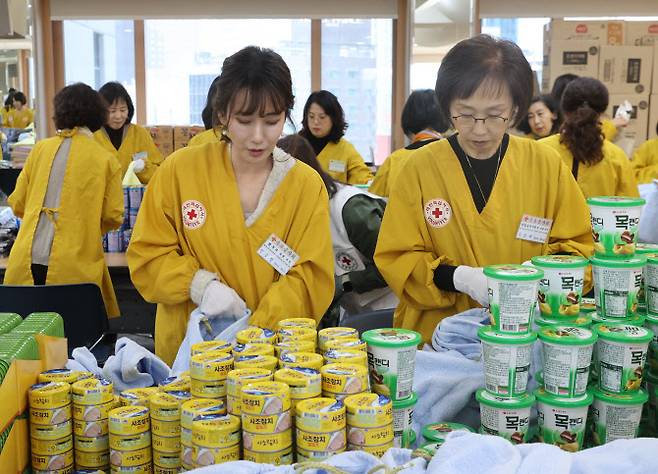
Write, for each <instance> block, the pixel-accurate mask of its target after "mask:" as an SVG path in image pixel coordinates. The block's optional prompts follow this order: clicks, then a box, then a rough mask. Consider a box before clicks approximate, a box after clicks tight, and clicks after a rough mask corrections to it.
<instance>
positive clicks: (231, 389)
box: [226, 367, 272, 397]
mask: <svg viewBox="0 0 658 474" xmlns="http://www.w3.org/2000/svg"><path fill="white" fill-rule="evenodd" d="M270 380H272V371H271V370H268V369H260V368H258V367H256V368H251V369H235V370H231V371H230V372H229V373H228V377H227V378H226V393H227V394H228V395H231V396H234V397H239V396H240V389H241V388H242V385H246V384H248V383H254V382H262V381H270Z"/></svg>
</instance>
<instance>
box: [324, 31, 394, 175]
mask: <svg viewBox="0 0 658 474" xmlns="http://www.w3.org/2000/svg"><path fill="white" fill-rule="evenodd" d="M392 77H393V21H392V20H390V19H341V20H339V19H331V20H322V88H323V89H326V90H329V91H331V92H332V93H334V94H335V95H336V96H337V97H338V100H339V101H340V103H341V105H342V107H343V110H345V115H346V117H345V118H346V121H347V123H348V124H349V128H348V129H347V133H346V134H345V138H346V139H347V140H349V141H350V142H351V143H352V144H353V145H354V146H355V147H356V149H357V150H358V151H359V153H361V156H363V159H364V160H365V161H366V162H368V163H370V162H373V161H374V162H375V163H377V164H381V163H382V162H383V161H384V159H385V158H386V157H387V156H388V155H389V154H390V152H391V102H392V86H393V84H392Z"/></svg>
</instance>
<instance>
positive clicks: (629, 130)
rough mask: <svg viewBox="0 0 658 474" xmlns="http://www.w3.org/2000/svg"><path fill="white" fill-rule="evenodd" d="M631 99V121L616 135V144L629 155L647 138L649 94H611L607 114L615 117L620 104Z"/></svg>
mask: <svg viewBox="0 0 658 474" xmlns="http://www.w3.org/2000/svg"><path fill="white" fill-rule="evenodd" d="M625 100H627V101H629V102H630V103H631V106H632V107H633V112H632V113H631V121H630V122H629V124H628V125H627V126H626V127H624V128H621V129H620V130H619V133H617V136H616V137H615V140H614V142H615V144H617V145H619V146H620V147H621V148H623V150H624V151H625V152H626V155H628V156H629V157H630V156H632V154H633V150H635V149H636V148H637V147H639V146H640V145H641V144H642V143H644V142H645V141H646V140H647V125H648V123H649V95H637V94H611V95H610V103H609V104H608V110H607V114H608V116H609V117H614V116H615V113H616V112H617V109H618V108H619V106H620V105H621V104H622V103H623V102H624V101H625Z"/></svg>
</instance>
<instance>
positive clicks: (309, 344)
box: [274, 339, 315, 359]
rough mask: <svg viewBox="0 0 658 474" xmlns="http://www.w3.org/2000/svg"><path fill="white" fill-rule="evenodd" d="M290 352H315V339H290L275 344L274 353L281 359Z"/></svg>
mask: <svg viewBox="0 0 658 474" xmlns="http://www.w3.org/2000/svg"><path fill="white" fill-rule="evenodd" d="M288 352H315V341H308V340H304V339H290V340H288V341H281V342H277V343H276V344H275V345H274V355H275V356H276V358H277V359H281V356H283V355H284V354H287V353H288Z"/></svg>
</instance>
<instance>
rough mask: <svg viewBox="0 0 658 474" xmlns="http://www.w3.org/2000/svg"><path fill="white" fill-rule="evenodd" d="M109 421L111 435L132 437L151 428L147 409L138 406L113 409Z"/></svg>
mask: <svg viewBox="0 0 658 474" xmlns="http://www.w3.org/2000/svg"><path fill="white" fill-rule="evenodd" d="M109 421H110V423H109V425H110V433H112V434H113V435H134V434H137V433H143V432H144V431H148V430H149V429H150V427H151V423H150V421H151V420H150V418H149V409H148V408H146V407H143V406H139V405H135V406H126V407H120V408H115V409H114V410H112V411H110V417H109Z"/></svg>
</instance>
